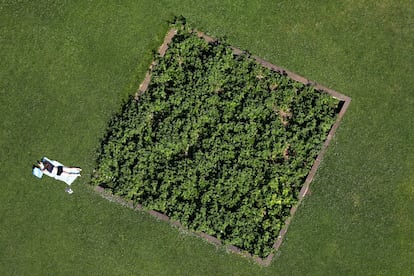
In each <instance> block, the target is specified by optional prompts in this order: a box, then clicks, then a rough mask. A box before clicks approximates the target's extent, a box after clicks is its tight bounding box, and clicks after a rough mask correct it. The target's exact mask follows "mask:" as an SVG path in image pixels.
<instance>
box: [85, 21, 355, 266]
mask: <svg viewBox="0 0 414 276" xmlns="http://www.w3.org/2000/svg"><path fill="white" fill-rule="evenodd" d="M349 102H350V99H349V98H348V97H345V96H343V95H341V94H339V93H337V92H335V91H333V90H330V89H328V88H325V87H322V86H320V85H318V84H315V83H312V82H310V81H308V80H307V79H305V78H303V77H300V76H298V75H295V74H293V73H291V72H289V71H286V70H284V69H282V68H280V67H277V66H275V65H272V64H270V63H268V62H266V61H263V60H261V59H259V58H257V57H253V56H251V55H250V54H248V53H246V52H244V51H241V50H239V49H237V48H235V47H232V46H230V45H227V44H226V43H224V42H221V41H217V40H215V39H213V38H211V37H209V36H207V35H205V34H203V33H200V32H197V31H193V30H190V29H188V28H187V27H185V26H181V27H179V28H174V29H172V30H171V31H170V32H169V33H168V34H167V36H166V39H165V41H164V43H163V45H162V46H161V47H160V49H159V54H158V55H157V56H156V58H155V60H154V62H153V63H152V64H151V67H150V70H149V72H148V74H147V76H146V79H145V80H144V82H143V83H142V84H141V86H140V90H139V92H138V93H137V95H136V97H134V98H131V99H130V100H129V101H127V102H126V103H125V104H124V105H123V106H122V108H121V111H120V112H119V113H118V114H116V115H115V116H114V117H113V118H112V120H111V122H110V123H109V126H108V130H107V133H106V135H105V137H104V138H103V140H102V143H101V146H100V149H99V154H98V158H97V167H96V170H95V172H94V175H93V178H92V183H93V184H94V185H98V186H100V187H102V188H103V189H105V190H106V191H109V192H110V193H111V194H113V195H116V196H118V197H120V198H122V199H124V200H125V201H129V202H132V206H133V205H134V204H139V206H140V207H142V208H144V209H145V210H151V212H152V213H153V214H158V217H164V218H166V219H167V220H169V219H171V220H173V221H176V222H179V223H178V224H179V225H181V226H182V227H184V228H186V229H190V230H192V231H194V232H196V233H201V235H202V236H203V237H209V238H208V239H210V240H212V241H215V242H216V243H219V244H225V245H227V246H228V248H229V249H231V250H233V251H237V252H244V254H245V255H249V256H253V257H254V258H255V259H256V260H258V261H259V262H261V263H262V264H268V263H269V262H270V260H271V258H272V256H273V254H274V251H275V250H276V249H277V248H278V247H279V245H280V243H281V241H282V239H283V235H284V233H285V232H286V230H287V226H288V225H289V222H290V219H291V217H292V215H293V213H294V212H295V210H296V207H297V206H298V204H299V202H300V201H301V200H302V198H303V196H304V195H305V194H306V192H307V190H308V187H309V183H310V182H311V180H312V177H313V175H314V174H315V172H316V169H317V167H318V165H319V163H320V160H321V158H322V155H323V152H324V150H325V148H326V146H327V145H328V143H329V141H330V139H331V138H332V136H333V133H334V131H335V130H336V128H337V127H338V124H339V121H340V119H341V117H342V116H343V114H344V112H345V110H346V108H347V106H348V105H349ZM159 214H163V215H161V216H160V215H159Z"/></svg>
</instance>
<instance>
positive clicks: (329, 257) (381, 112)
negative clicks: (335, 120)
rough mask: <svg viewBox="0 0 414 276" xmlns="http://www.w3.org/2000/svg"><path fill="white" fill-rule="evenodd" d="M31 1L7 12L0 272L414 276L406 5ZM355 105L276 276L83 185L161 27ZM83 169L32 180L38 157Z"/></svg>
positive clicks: (411, 82) (0, 40) (410, 9)
mask: <svg viewBox="0 0 414 276" xmlns="http://www.w3.org/2000/svg"><path fill="white" fill-rule="evenodd" d="M163 2H164V3H162V2H161V3H158V1H139V3H138V2H137V1H130V2H122V4H118V3H117V2H115V1H104V2H102V1H95V2H89V1H88V2H86V1H84V2H80V3H65V4H63V1H62V2H61V1H57V2H56V3H50V2H49V1H35V2H34V3H33V4H30V3H29V4H28V3H12V4H5V3H2V4H1V6H0V18H1V21H0V22H1V23H0V57H1V64H2V70H1V71H0V108H1V110H0V111H1V120H0V129H1V132H0V156H1V157H2V158H1V160H0V168H2V169H1V172H2V177H1V180H0V184H1V187H2V192H1V193H0V202H1V209H0V210H1V211H0V225H1V227H0V247H1V248H2V249H1V250H0V273H1V274H2V275H10V274H16V275H22V274H31V275H45V274H71V275H74V274H75V275H76V274H92V275H94V274H108V275H113V274H129V275H131V274H140V273H141V274H143V275H148V274H152V275H160V274H168V275H173V274H176V275H182V274H190V275H191V274H192V275H200V274H203V275H206V274H207V275H219V274H221V275H228V274H245V275H251V274H268V275H275V274H305V273H306V274H361V275H362V274H363V275H365V274H387V275H393V274H403V275H410V274H412V273H413V272H414V265H413V262H412V260H413V259H414V237H413V235H412V229H414V205H413V202H414V189H413V186H414V185H413V184H414V174H413V167H414V158H413V156H414V147H413V146H412V145H413V144H414V133H413V132H414V131H413V126H414V121H413V116H412V111H413V106H414V96H413V94H412V91H413V88H414V78H413V77H412V76H413V75H414V69H413V64H414V58H413V55H412V53H413V52H414V46H413V40H414V28H413V24H414V19H413V14H414V6H413V5H412V4H411V2H410V1H390V0H388V1H379V2H378V1H368V0H367V1H352V0H351V1H346V2H339V1H338V2H336V1H330V2H329V1H313V2H312V3H310V4H309V3H305V2H297V3H291V2H286V1H285V2H278V3H276V4H275V3H274V1H250V2H248V1H230V0H227V1H218V0H217V1H206V2H205V3H201V2H199V3H194V1H163ZM174 14H183V15H184V16H186V17H187V19H188V20H189V21H190V22H191V24H192V25H194V26H197V27H198V28H199V29H201V30H203V31H207V32H209V33H210V34H212V35H214V36H216V37H220V36H226V37H227V40H228V41H229V43H231V44H233V45H235V46H238V47H240V48H243V49H248V50H249V51H250V52H252V53H254V54H255V55H258V56H260V57H263V58H264V59H266V60H268V61H270V62H272V63H275V64H278V65H280V66H284V67H285V68H287V69H289V70H291V71H295V72H296V73H299V74H301V75H303V76H306V77H308V78H310V79H313V80H316V81H318V82H320V83H322V84H323V85H325V86H327V87H331V88H333V89H335V90H337V91H340V92H342V93H344V94H346V95H348V96H350V97H352V103H351V106H350V109H349V110H348V112H347V114H346V115H345V117H344V120H343V122H342V124H341V126H340V128H339V130H338V132H337V134H336V136H335V138H334V140H333V142H332V143H331V146H330V148H329V149H328V152H327V154H326V155H325V159H324V161H323V162H322V167H321V168H320V169H319V172H318V174H317V177H316V179H315V180H314V182H313V183H312V185H311V190H312V194H311V195H310V196H308V197H307V198H306V199H305V201H304V203H303V204H302V205H301V206H300V208H299V210H298V212H297V213H296V215H295V219H294V220H293V222H292V224H291V226H290V227H289V231H288V234H287V236H286V241H285V242H284V244H283V245H282V247H281V249H280V252H279V253H278V257H276V258H275V260H274V261H273V263H272V265H271V266H270V267H268V268H261V267H258V266H257V265H255V264H252V263H250V262H249V261H247V260H245V259H243V258H240V257H238V256H235V255H233V254H227V253H225V252H224V251H223V250H222V249H216V248H215V247H214V246H212V245H210V244H207V243H205V242H204V241H202V240H200V239H198V238H195V237H192V236H189V235H186V234H182V233H180V232H179V231H177V230H173V229H171V227H170V226H169V225H167V224H165V223H162V222H157V221H155V220H154V219H152V218H150V217H149V216H147V215H145V214H141V213H135V212H133V211H131V210H128V209H126V208H123V207H121V206H118V205H115V204H112V203H110V202H107V201H106V200H103V199H101V198H100V197H99V196H97V195H96V194H95V193H94V192H93V191H92V190H91V189H90V188H89V187H88V186H87V185H86V184H87V183H88V182H89V175H90V173H91V171H92V169H93V167H94V158H95V153H94V152H95V149H96V147H97V146H98V144H99V139H100V137H102V135H103V133H104V130H105V126H106V123H107V120H108V119H109V118H110V116H111V114H112V113H113V112H115V111H116V110H117V108H118V107H119V105H120V103H121V101H122V99H124V98H126V97H127V95H130V94H133V93H134V92H135V90H136V88H137V86H138V83H139V82H140V81H141V80H142V79H143V78H144V74H145V70H146V69H147V67H148V65H149V62H150V61H151V59H152V57H151V51H152V50H155V49H156V48H157V47H158V45H160V44H161V42H162V40H163V36H164V34H165V32H166V30H167V28H168V26H167V23H166V20H169V19H171V18H172V16H173V15H174ZM43 155H46V156H47V157H49V158H53V159H57V160H59V161H61V162H63V163H65V164H68V165H79V166H82V167H83V168H84V171H85V173H84V175H83V177H82V179H80V180H77V181H76V182H75V183H74V187H73V189H74V191H75V193H74V194H73V195H71V196H69V195H67V194H65V193H64V184H63V183H62V182H56V181H54V180H52V179H42V180H37V179H36V178H34V177H33V176H32V175H31V173H30V168H31V164H32V162H34V161H35V160H36V159H38V158H40V157H41V156H43Z"/></svg>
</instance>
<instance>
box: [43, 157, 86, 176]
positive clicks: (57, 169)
mask: <svg viewBox="0 0 414 276" xmlns="http://www.w3.org/2000/svg"><path fill="white" fill-rule="evenodd" d="M36 167H38V168H39V169H40V170H41V171H42V172H46V171H47V172H49V173H50V174H52V175H58V176H60V175H62V176H65V175H73V174H76V175H78V176H80V173H81V171H82V169H81V168H78V167H66V166H54V165H53V164H52V163H51V162H49V161H48V160H45V159H43V160H42V161H37V166H36Z"/></svg>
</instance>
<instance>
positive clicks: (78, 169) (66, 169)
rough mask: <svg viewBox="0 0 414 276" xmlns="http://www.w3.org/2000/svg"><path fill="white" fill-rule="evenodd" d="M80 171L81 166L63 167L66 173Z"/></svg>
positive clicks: (77, 172)
mask: <svg viewBox="0 0 414 276" xmlns="http://www.w3.org/2000/svg"><path fill="white" fill-rule="evenodd" d="M81 171H82V169H81V168H73V167H72V168H71V167H63V172H66V173H72V174H73V173H76V174H79V173H80V172H81Z"/></svg>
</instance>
